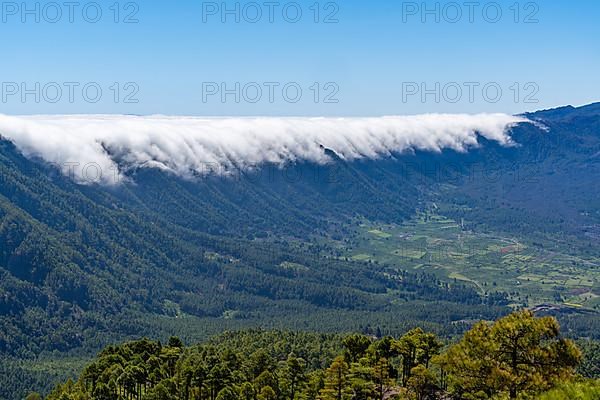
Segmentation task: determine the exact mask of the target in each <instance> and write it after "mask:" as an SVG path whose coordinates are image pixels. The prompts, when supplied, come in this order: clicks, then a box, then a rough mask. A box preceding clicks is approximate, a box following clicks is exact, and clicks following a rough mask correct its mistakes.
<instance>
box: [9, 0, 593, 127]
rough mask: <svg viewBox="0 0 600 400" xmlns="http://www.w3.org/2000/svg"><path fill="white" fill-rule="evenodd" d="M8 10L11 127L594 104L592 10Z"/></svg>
mask: <svg viewBox="0 0 600 400" xmlns="http://www.w3.org/2000/svg"><path fill="white" fill-rule="evenodd" d="M36 3H37V4H38V6H37V9H36ZM23 4H25V7H24V6H23ZM268 4H271V5H268ZM467 4H471V6H468V5H467ZM115 5H117V6H118V7H115ZM1 6H2V15H1V17H0V37H2V41H1V42H0V46H1V47H2V55H3V56H2V62H0V77H1V78H0V82H1V84H2V93H1V96H0V97H1V98H0V101H1V102H0V113H4V114H39V113H50V114H56V113H61V114H64V113H130V114H181V115H228V116H232V115H242V116H245V115H294V116H296V115H297V116H306V115H308V116H379V115H403V114H416V113H425V112H468V113H476V112H507V113H518V112H522V111H528V110H535V109H540V108H548V107H553V106H558V105H564V104H574V105H580V104H585V103H589V102H593V101H598V100H600V78H599V76H600V74H599V73H598V70H599V68H598V67H599V65H600V44H599V42H598V38H599V37H600V24H598V20H599V17H600V2H598V1H592V0H584V1H578V2H576V3H575V2H566V1H561V2H559V1H546V0H545V1H539V2H528V1H522V2H515V1H514V0H512V1H497V2H485V1H481V2H477V1H474V2H470V3H469V2H462V1H458V2H449V1H439V2H435V1H430V2H425V3H423V2H421V1H418V2H402V1H383V0H380V1H372V2H368V1H354V0H343V1H339V2H328V1H321V2H316V1H314V0H312V1H297V2H295V3H294V2H287V1H274V2H271V3H269V2H268V1H258V2H250V1H240V2H236V1H224V2H223V1H219V2H202V1H188V0H178V1H176V2H166V1H154V0H144V1H143V2H138V3H132V2H127V1H123V2H120V3H115V2H114V1H107V2H103V1H100V2H98V3H92V2H85V1H82V2H79V3H77V5H73V6H70V7H68V6H66V5H64V3H62V2H58V3H53V2H45V1H37V2H25V3H21V2H16V3H13V2H2V4H1ZM236 7H237V10H239V12H236V11H235V10H236ZM116 9H118V10H119V12H118V15H117V13H116V12H115V10H116ZM225 9H228V10H233V11H234V12H233V13H225V14H224V12H223V11H224V10H225ZM317 9H318V10H319V12H318V13H316V10H317ZM98 10H101V12H102V16H101V17H97V16H96V15H97V11H98ZM258 10H260V12H261V13H262V16H260V17H258V14H257V11H258ZM298 10H301V12H302V15H301V16H299V15H298V14H297V11H298ZM516 10H518V13H517V11H516ZM498 11H500V12H501V16H500V15H499V14H498ZM271 12H272V14H271ZM36 19H38V21H36ZM236 19H239V21H236ZM71 20H72V22H71ZM95 20H98V22H95V23H94V22H93V21H95ZM253 20H257V21H253ZM115 21H118V22H115ZM126 21H127V22H130V23H125V22H126ZM294 21H297V22H294ZM115 84H116V86H115ZM84 88H85V90H84ZM117 88H118V89H117ZM98 89H99V90H100V91H101V94H99V93H100V92H99V91H98ZM223 89H225V90H226V92H225V94H223V93H224V92H223Z"/></svg>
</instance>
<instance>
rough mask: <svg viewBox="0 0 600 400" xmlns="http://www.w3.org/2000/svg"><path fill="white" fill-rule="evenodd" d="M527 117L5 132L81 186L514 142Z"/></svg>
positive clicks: (162, 122)
mask: <svg viewBox="0 0 600 400" xmlns="http://www.w3.org/2000/svg"><path fill="white" fill-rule="evenodd" d="M523 122H527V120H526V119H524V118H522V117H517V116H511V115H506V114H478V115H467V114H426V115H417V116H398V117H396V116H393V117H379V118H292V117H290V118H274V117H252V118H202V117H167V116H148V117H137V116H117V115H111V116H108V115H56V116H41V115H40V116H21V117H14V116H5V115H0V135H1V136H2V137H4V138H6V139H8V140H10V141H12V142H13V143H14V144H15V145H16V146H17V147H18V148H19V149H20V151H22V152H23V154H25V155H26V156H28V157H39V158H42V159H43V160H45V161H47V162H49V163H53V164H56V165H58V166H59V167H60V168H61V169H62V171H63V172H64V173H65V174H69V175H72V176H73V178H74V179H75V180H76V181H78V182H80V183H86V182H87V183H89V182H90V180H98V181H100V182H101V183H103V184H114V183H115V182H117V181H120V180H121V178H122V175H123V174H124V173H125V172H126V171H125V169H126V168H139V167H152V168H161V169H164V170H168V171H171V172H172V173H175V174H177V175H179V176H182V177H187V176H191V175H192V174H198V173H200V174H203V173H207V171H211V173H221V174H225V173H227V171H232V170H235V169H239V168H241V169H251V168H254V167H256V166H259V165H261V164H263V163H275V164H280V165H285V164H287V163H293V162H296V161H310V162H315V163H321V164H322V163H326V162H328V161H329V158H328V156H327V155H325V154H324V152H323V150H322V148H321V146H324V147H326V148H330V149H332V150H333V151H335V152H336V153H337V154H338V155H339V156H340V157H342V158H343V159H345V160H348V161H351V160H356V159H361V158H369V159H376V158H379V157H385V156H386V155H389V154H391V153H397V152H402V151H408V150H423V151H432V152H439V151H441V150H443V149H453V150H456V151H467V150H468V149H469V148H473V147H475V146H477V145H478V136H479V135H481V136H483V137H485V138H486V139H488V140H493V141H496V142H498V143H500V144H501V145H510V144H511V143H512V141H511V138H510V136H509V130H510V128H512V127H513V126H515V125H516V124H518V123H523ZM207 166H210V167H209V168H207ZM90 171H91V172H90ZM99 171H100V172H101V175H99V174H98V172H99ZM90 175H92V176H93V177H94V178H93V179H90Z"/></svg>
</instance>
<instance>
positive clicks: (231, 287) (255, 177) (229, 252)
mask: <svg viewBox="0 0 600 400" xmlns="http://www.w3.org/2000/svg"><path fill="white" fill-rule="evenodd" d="M599 114H600V113H599V112H598V106H597V105H592V106H588V107H585V108H580V109H575V108H564V109H559V110H553V111H544V112H539V113H533V114H527V115H526V116H527V118H529V119H531V120H534V121H536V124H520V125H519V126H517V127H515V128H514V129H513V130H512V132H511V136H512V137H513V139H514V141H515V142H516V145H515V146H509V147H503V146H501V145H499V144H497V143H495V142H491V141H486V140H485V139H483V138H480V147H478V148H475V149H472V150H471V151H469V152H467V153H462V152H455V151H450V150H445V151H442V152H440V153H427V152H418V151H417V152H405V153H402V154H389V155H388V156H387V157H383V158H379V159H374V160H370V159H363V160H354V161H347V160H344V159H342V158H341V157H339V156H338V155H337V154H336V153H335V152H334V151H333V150H331V149H327V148H324V147H322V148H321V150H322V152H323V154H324V155H325V156H327V157H329V159H330V162H329V163H327V164H319V165H317V164H313V163H310V162H296V163H291V164H289V165H286V166H285V167H281V166H280V165H269V164H265V165H263V166H262V168H260V169H258V170H253V171H250V172H249V171H242V170H240V171H239V173H237V174H234V175H233V176H228V177H218V176H212V175H210V174H209V175H208V176H197V177H195V178H194V179H184V178H181V177H177V176H175V175H173V174H170V173H168V172H164V171H160V170H158V169H153V168H136V169H133V170H129V171H128V178H129V179H128V180H127V181H126V182H124V183H123V184H121V185H118V186H109V187H107V186H103V185H93V184H92V185H82V184H77V183H75V182H73V181H72V180H71V179H69V177H66V176H64V175H63V174H62V173H61V172H60V171H58V170H57V169H56V168H54V167H53V166H51V165H48V164H46V163H45V162H43V161H42V160H39V159H35V158H31V157H30V158H27V157H25V156H24V155H23V154H22V153H21V152H20V151H19V149H18V148H17V147H15V145H14V144H13V143H11V142H10V141H8V140H6V139H2V140H0V352H2V354H4V355H7V356H11V357H18V358H28V357H33V356H35V355H38V354H40V353H41V352H45V351H53V350H57V351H61V352H66V351H72V352H76V353H78V354H90V352H93V351H96V350H98V349H99V348H101V347H102V346H104V345H106V344H107V343H110V342H115V341H117V340H122V339H125V338H133V337H139V336H142V335H148V336H152V337H156V338H159V337H160V338H165V337H168V336H170V335H179V336H181V337H183V338H184V339H189V340H201V339H203V338H205V337H206V336H207V335H209V334H214V333H217V332H219V331H220V330H222V329H224V328H232V329H236V328H241V327H248V326H257V325H261V326H267V327H273V328H296V329H303V330H308V329H312V330H320V331H330V332H333V331H338V332H339V331H364V332H374V331H375V330H377V329H378V328H379V329H380V330H381V331H383V333H401V332H404V331H406V330H408V329H410V328H412V327H414V326H417V325H420V326H423V327H426V328H428V329H430V330H433V331H435V332H437V333H439V334H442V335H445V336H450V335H454V334H457V333H459V332H462V331H464V329H465V328H466V327H468V326H469V324H470V323H471V322H472V321H473V320H477V319H482V318H483V319H494V318H497V317H499V316H501V315H504V314H506V313H507V312H508V311H509V310H510V308H509V307H508V303H509V302H508V301H507V299H506V294H505V293H497V292H496V291H494V290H493V289H490V290H488V291H487V292H486V293H480V292H478V290H476V288H474V287H473V286H472V285H469V284H468V283H465V282H461V281H457V280H456V279H455V280H447V281H446V280H443V279H440V278H439V277H438V276H436V275H434V274H432V273H430V271H428V270H426V269H422V270H419V271H414V270H411V271H407V270H406V269H405V268H404V267H403V265H401V264H386V263H375V262H369V261H360V260H353V259H348V258H345V257H332V256H328V255H326V254H324V252H322V251H321V250H322V248H321V246H322V244H321V242H320V241H319V240H317V239H318V238H320V237H323V236H329V235H334V236H336V237H339V238H342V239H343V238H344V237H345V235H349V234H350V233H351V232H352V229H353V226H355V225H356V223H357V222H356V221H358V220H368V221H375V222H384V223H401V222H402V221H404V220H406V219H408V218H410V217H411V216H413V215H414V213H415V212H416V211H417V210H419V209H421V208H424V207H428V206H429V205H430V204H432V203H433V204H435V205H436V207H438V208H439V210H440V212H442V213H444V214H445V215H447V216H450V217H452V218H454V219H455V220H457V221H460V220H461V219H462V220H464V221H465V224H466V226H467V228H468V229H474V230H495V231H499V232H508V233H510V234H515V235H520V236H521V237H525V238H528V239H529V240H531V241H535V242H537V243H539V244H540V245H546V246H550V247H551V246H563V247H566V248H567V250H568V251H572V252H575V253H578V254H586V255H590V256H591V255H598V254H600V252H599V248H598V238H599V237H600V203H599V201H600V200H599V196H598V186H597V182H598V178H599V177H600V115H599ZM0 134H1V132H0ZM593 290H595V293H597V295H598V296H600V292H598V287H597V286H596V287H595V288H593ZM586 318H587V319H586V321H588V322H586V325H587V326H588V327H589V326H592V325H591V324H593V323H597V322H598V318H597V316H596V315H594V314H591V315H590V316H586ZM590 321H592V322H590ZM594 321H595V322H594ZM573 329H574V330H577V328H576V327H575V328H573ZM586 332H587V331H586ZM586 334H587V333H586ZM4 395H7V394H4ZM0 397H2V396H1V395H0Z"/></svg>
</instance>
